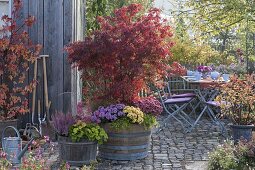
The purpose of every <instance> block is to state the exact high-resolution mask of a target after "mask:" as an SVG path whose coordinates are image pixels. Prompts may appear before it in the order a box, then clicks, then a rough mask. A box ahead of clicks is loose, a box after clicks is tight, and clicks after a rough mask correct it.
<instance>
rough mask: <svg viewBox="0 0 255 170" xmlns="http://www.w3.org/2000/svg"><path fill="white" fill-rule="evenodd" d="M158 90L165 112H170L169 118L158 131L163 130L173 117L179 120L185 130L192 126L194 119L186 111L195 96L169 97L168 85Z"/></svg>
mask: <svg viewBox="0 0 255 170" xmlns="http://www.w3.org/2000/svg"><path fill="white" fill-rule="evenodd" d="M157 91H158V95H159V98H160V101H161V104H162V106H163V108H164V110H165V112H166V113H167V114H168V116H167V118H166V119H164V121H163V122H162V123H161V125H160V127H159V128H158V130H157V132H159V131H161V130H162V129H163V127H164V126H165V125H166V123H167V121H169V120H170V119H171V118H173V119H175V120H176V121H177V122H179V123H180V124H181V126H182V127H183V129H184V130H185V131H187V129H189V128H190V127H192V125H193V122H194V121H193V120H192V119H191V118H190V116H189V114H187V113H185V109H186V108H187V107H188V106H189V104H190V103H191V102H192V100H193V99H194V97H178V98H169V94H168V93H167V92H168V87H163V88H162V89H157Z"/></svg>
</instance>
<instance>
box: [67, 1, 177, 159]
mask: <svg viewBox="0 0 255 170" xmlns="http://www.w3.org/2000/svg"><path fill="white" fill-rule="evenodd" d="M141 11H142V6H141V5H139V4H131V5H129V6H125V7H122V8H120V9H117V10H115V12H114V14H113V16H107V17H99V18H98V22H99V26H100V29H99V30H97V31H94V32H92V33H91V34H90V35H89V36H88V37H86V38H85V40H84V41H80V42H74V43H72V44H70V45H68V46H67V47H66V50H67V53H68V58H69V61H70V62H71V63H72V64H73V65H74V67H75V66H76V67H78V69H79V70H80V71H81V72H82V79H83V81H84V84H83V94H84V98H85V102H86V104H88V103H89V104H90V105H91V110H92V112H93V116H92V118H93V119H94V121H97V122H98V123H99V122H100V123H106V122H110V124H107V123H106V124H105V126H103V127H104V129H105V130H106V132H107V133H108V135H109V141H108V142H109V143H108V142H107V143H106V144H113V146H112V147H111V148H110V149H109V148H107V147H108V146H110V145H108V146H107V145H101V146H100V147H99V148H100V149H99V153H100V155H101V156H102V157H104V158H109V159H138V158H143V157H145V156H146V155H147V150H146V149H147V148H148V141H149V138H150V137H149V135H150V128H149V127H148V126H153V125H154V124H155V118H152V117H151V116H149V115H148V114H145V113H146V112H145V113H144V112H143V111H142V110H141V108H139V107H137V106H136V107H135V104H134V103H135V102H136V101H137V100H139V96H138V94H139V92H140V91H141V90H142V89H146V90H147V89H149V87H148V84H149V83H150V82H155V81H156V80H157V79H158V78H161V77H163V76H165V75H167V70H168V66H167V65H166V64H165V63H168V60H169V58H170V48H171V47H172V45H173V43H172V42H170V41H169V40H170V39H171V37H172V30H171V27H170V26H169V25H168V24H167V21H166V20H164V19H161V17H160V11H159V9H155V8H153V9H150V10H149V11H148V12H147V13H146V14H144V13H142V12H141ZM98 106H101V107H98ZM100 112H102V114H101V113H100ZM131 115H132V116H134V117H132V116H131ZM105 121H106V122H105ZM147 121H149V122H150V123H148V126H145V125H144V124H146V122H147ZM130 124H131V125H130ZM128 125H130V126H128ZM127 126H128V127H129V128H128V127H127ZM122 127H123V128H122ZM145 127H147V128H145ZM135 133H138V134H140V133H141V134H144V136H143V137H142V138H141V137H140V138H139V137H138V138H134V136H133V137H132V139H134V141H136V142H137V143H138V142H139V141H138V140H139V139H140V140H141V141H140V143H141V144H144V145H143V148H138V149H134V148H135V147H133V148H132V146H130V145H132V141H130V140H129V139H128V138H127V136H128V135H131V136H132V135H134V134H135ZM112 134H116V135H117V136H120V135H124V137H125V138H126V139H127V141H129V142H130V143H129V144H128V143H127V142H121V141H122V140H119V139H114V138H115V137H116V136H115V137H114V135H113V136H112ZM135 135H137V134H135ZM114 141H116V142H114ZM116 143H118V144H119V146H118V147H117V148H118V149H122V151H121V152H120V154H123V153H125V149H126V150H131V149H133V150H135V151H134V152H136V156H133V157H132V154H131V152H130V151H128V154H129V156H127V155H128V154H127V155H126V157H125V156H123V157H122V156H121V157H119V155H118V153H117V152H116V153H112V156H109V154H108V153H109V152H110V150H112V149H113V147H114V145H116ZM137 143H136V144H135V145H137ZM104 146H105V147H104ZM137 146H138V145H137ZM141 146H142V145H140V147H141ZM123 149H124V150H123ZM139 151H140V153H142V154H141V156H138V155H139V154H137V153H139ZM106 154H108V156H109V157H108V156H106Z"/></svg>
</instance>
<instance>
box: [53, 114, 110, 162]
mask: <svg viewBox="0 0 255 170" xmlns="http://www.w3.org/2000/svg"><path fill="white" fill-rule="evenodd" d="M52 121H53V126H54V128H55V130H56V132H57V134H58V142H59V146H60V149H59V157H60V160H61V161H64V162H68V163H69V164H70V165H72V166H82V165H85V164H86V165H87V164H90V163H91V162H93V161H95V160H96V154H97V144H102V143H103V142H105V141H106V140H107V138H108V136H107V134H106V132H105V131H104V129H102V128H101V127H100V126H99V125H97V124H94V123H89V122H84V121H81V120H76V119H75V118H74V117H73V116H72V115H71V114H64V113H56V114H55V115H54V116H53V117H52Z"/></svg>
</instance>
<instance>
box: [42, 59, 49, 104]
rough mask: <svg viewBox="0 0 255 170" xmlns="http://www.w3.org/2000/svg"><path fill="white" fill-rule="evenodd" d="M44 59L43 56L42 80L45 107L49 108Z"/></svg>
mask: <svg viewBox="0 0 255 170" xmlns="http://www.w3.org/2000/svg"><path fill="white" fill-rule="evenodd" d="M46 69H47V68H46V59H45V57H43V81H44V97H45V106H46V109H48V108H49V97H48V86H47V84H48V83H47V82H48V80H47V70H46Z"/></svg>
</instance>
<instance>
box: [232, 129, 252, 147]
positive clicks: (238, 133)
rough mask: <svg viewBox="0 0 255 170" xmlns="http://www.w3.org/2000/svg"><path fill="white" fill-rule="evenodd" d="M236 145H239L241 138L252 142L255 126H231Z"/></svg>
mask: <svg viewBox="0 0 255 170" xmlns="http://www.w3.org/2000/svg"><path fill="white" fill-rule="evenodd" d="M230 127H231V129H232V135H233V140H234V143H237V142H238V141H239V140H240V139H241V138H243V139H245V140H247V141H250V140H251V139H252V129H253V128H254V126H253V125H231V126H230Z"/></svg>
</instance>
